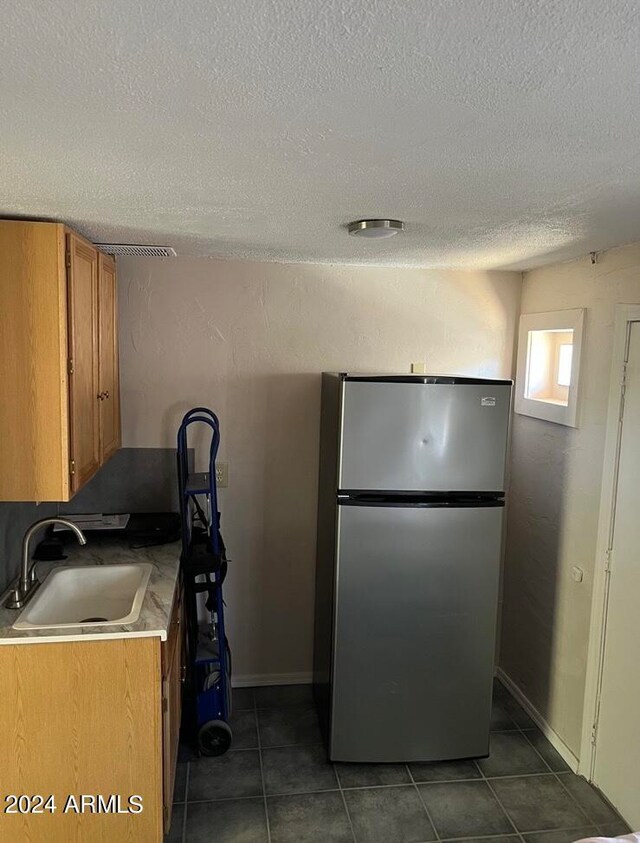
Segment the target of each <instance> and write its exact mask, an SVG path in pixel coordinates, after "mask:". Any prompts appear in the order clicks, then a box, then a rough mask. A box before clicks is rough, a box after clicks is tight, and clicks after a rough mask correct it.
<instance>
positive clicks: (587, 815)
mask: <svg viewBox="0 0 640 843" xmlns="http://www.w3.org/2000/svg"><path fill="white" fill-rule="evenodd" d="M519 728H520V734H521V735H522V736H523V737H524V739H525V740H526V741H527V743H528V744H529V745H530V746H531V747H532V748H533V750H534V752H536V753H537V755H538V756H539V757H540V758H542V760H543V761H544V763H545V764H546V766H547V768H548V769H549V771H550V772H551V774H552V775H553V776H554V777H555V779H556V781H557V782H558V783H559V785H560V787H561V788H562V789H563V790H564V791H565V793H567V794H568V795H569V796H570V797H571V799H572V801H573V802H574V804H575V805H576V806H577V808H578V810H579V811H580V813H581V814H582V816H583V817H585V818H586V819H587V821H588V823H589V824H590V825H596V826H597V823H596V822H595V821H594V820H593V819H592V817H591V816H590V815H589V814H587V809H586V808H583V807H582V805H581V804H580V803H579V802H578V800H577V799H576V798H575V796H574V795H573V793H571V791H570V790H569V788H567V787H565V786H564V784H563V783H562V781H561V780H560V778H559V776H558V773H557V772H556V771H555V770H552V769H551V765H550V764H549V763H548V762H547V760H546V759H545V758H543V757H542V754H541V753H540V752H539V751H538V748H537V747H536V746H534V744H533V743H532V742H531V741H530V740H529V737H528V736H527V734H526V732H525V730H524V729H523V728H521V727H519Z"/></svg>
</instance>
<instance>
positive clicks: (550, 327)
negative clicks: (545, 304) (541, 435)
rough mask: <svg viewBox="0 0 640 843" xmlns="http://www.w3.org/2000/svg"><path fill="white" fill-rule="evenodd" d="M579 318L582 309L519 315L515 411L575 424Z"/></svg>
mask: <svg viewBox="0 0 640 843" xmlns="http://www.w3.org/2000/svg"><path fill="white" fill-rule="evenodd" d="M583 320H584V315H583V311H582V310H561V311H554V312H551V313H527V314H524V315H523V316H522V317H521V318H520V333H519V341H518V373H517V378H516V397H515V410H516V412H517V413H521V414H522V415H525V416H533V417H534V418H538V419H545V420H546V421H552V422H556V423H558V424H566V425H569V426H571V427H575V426H576V416H577V399H578V383H577V377H578V371H579V365H580V346H581V342H582V324H583Z"/></svg>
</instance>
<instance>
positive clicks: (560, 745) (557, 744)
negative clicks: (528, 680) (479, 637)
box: [496, 667, 580, 773]
mask: <svg viewBox="0 0 640 843" xmlns="http://www.w3.org/2000/svg"><path fill="white" fill-rule="evenodd" d="M496 676H497V677H498V679H499V680H500V681H501V682H502V684H503V685H504V686H505V687H506V688H507V690H509V691H510V692H511V693H512V694H513V696H514V697H515V698H516V699H517V700H518V702H519V703H520V705H521V706H522V707H523V708H524V710H525V711H526V712H527V714H528V715H529V717H531V719H532V720H533V722H534V723H535V724H536V726H537V727H538V728H539V729H540V731H541V732H542V734H543V735H544V736H545V738H546V739H547V740H548V741H549V743H550V744H551V746H552V747H553V748H554V749H555V750H556V752H559V753H560V755H561V756H562V758H563V759H564V760H565V761H566V762H567V764H568V765H569V767H570V768H571V769H572V770H573V772H574V773H577V772H578V768H579V766H580V761H579V759H578V758H577V757H576V756H575V755H574V754H573V752H572V751H571V750H570V749H569V747H568V746H567V745H566V743H565V742H564V741H563V740H562V738H561V737H560V735H559V734H558V733H557V732H555V731H554V730H553V729H552V728H551V726H550V725H549V724H548V723H547V721H546V720H545V719H544V717H543V716H542V715H541V714H540V712H539V711H538V709H537V708H536V707H535V706H534V705H533V703H532V702H530V700H529V699H528V698H527V696H526V695H525V693H524V691H522V689H521V688H520V687H519V686H518V685H516V683H515V682H514V681H513V679H511V677H510V676H508V675H507V674H506V673H505V672H504V670H503V669H502V668H501V667H498V668H496Z"/></svg>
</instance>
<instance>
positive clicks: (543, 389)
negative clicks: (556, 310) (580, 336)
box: [525, 328, 573, 407]
mask: <svg viewBox="0 0 640 843" xmlns="http://www.w3.org/2000/svg"><path fill="white" fill-rule="evenodd" d="M567 353H568V354H567ZM572 353H573V329H572V328H553V329H550V330H548V331H529V353H528V355H527V383H526V386H525V397H526V398H529V399H530V400H532V401H547V402H548V403H549V404H561V405H562V406H564V407H566V406H567V404H568V403H569V384H570V383H571V358H572Z"/></svg>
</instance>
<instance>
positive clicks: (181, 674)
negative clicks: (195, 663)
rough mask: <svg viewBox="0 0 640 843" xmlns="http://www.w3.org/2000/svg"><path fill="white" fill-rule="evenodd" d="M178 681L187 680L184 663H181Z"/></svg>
mask: <svg viewBox="0 0 640 843" xmlns="http://www.w3.org/2000/svg"><path fill="white" fill-rule="evenodd" d="M180 681H181V682H186V681H187V666H186V664H183V665H182V667H181V668H180Z"/></svg>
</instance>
